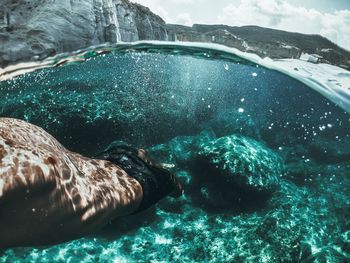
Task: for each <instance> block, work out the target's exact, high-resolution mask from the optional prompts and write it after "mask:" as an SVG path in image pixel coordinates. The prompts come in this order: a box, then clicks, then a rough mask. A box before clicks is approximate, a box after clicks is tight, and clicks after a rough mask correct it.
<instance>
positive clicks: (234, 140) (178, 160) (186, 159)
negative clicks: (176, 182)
mask: <svg viewBox="0 0 350 263" xmlns="http://www.w3.org/2000/svg"><path fill="white" fill-rule="evenodd" d="M148 152H149V153H150V156H151V157H153V159H155V160H156V161H157V162H159V163H166V164H170V165H171V166H172V169H173V171H174V172H176V173H177V174H178V176H179V177H180V180H182V183H183V186H184V189H185V193H187V194H188V195H189V196H190V197H191V199H192V201H193V202H194V203H195V204H197V205H198V206H200V207H202V208H203V209H206V210H207V211H212V212H217V211H223V210H225V211H231V212H232V211H236V212H237V211H241V210H255V209H258V208H261V207H263V206H264V203H265V202H266V200H267V199H268V198H269V196H270V195H271V194H272V193H273V192H274V191H275V190H276V189H277V188H278V186H279V182H280V177H281V176H282V175H283V162H282V159H281V158H280V157H279V155H278V154H277V153H275V152H274V151H272V150H271V149H269V148H267V147H266V146H265V145H263V144H261V143H259V142H257V141H255V140H254V139H252V138H249V137H244V136H240V135H231V136H226V137H222V138H219V139H216V137H215V134H213V132H211V131H205V132H202V133H201V134H199V135H197V136H181V137H176V138H174V139H172V140H171V141H170V142H168V143H166V144H161V145H157V146H154V147H151V148H149V149H148ZM178 167H181V169H180V170H179V168H178ZM182 169H187V170H186V171H184V170H182Z"/></svg>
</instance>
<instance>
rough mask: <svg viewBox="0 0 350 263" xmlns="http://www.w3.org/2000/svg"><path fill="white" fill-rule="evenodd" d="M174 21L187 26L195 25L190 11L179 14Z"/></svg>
mask: <svg viewBox="0 0 350 263" xmlns="http://www.w3.org/2000/svg"><path fill="white" fill-rule="evenodd" d="M172 23H175V24H179V25H185V26H192V25H193V22H192V18H191V16H190V15H189V14H188V13H182V14H179V15H177V16H176V17H175V19H174V21H173V22H172Z"/></svg>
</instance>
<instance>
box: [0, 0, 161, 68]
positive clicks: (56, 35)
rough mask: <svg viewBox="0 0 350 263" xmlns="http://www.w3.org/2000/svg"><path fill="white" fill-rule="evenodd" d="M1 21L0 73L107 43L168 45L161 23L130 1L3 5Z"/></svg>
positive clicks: (7, 1)
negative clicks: (1, 69)
mask: <svg viewBox="0 0 350 263" xmlns="http://www.w3.org/2000/svg"><path fill="white" fill-rule="evenodd" d="M5 18H6V19H5ZM2 20H4V21H6V22H5V23H1V22H0V67H4V66H6V65H8V64H11V63H15V62H20V61H29V60H37V59H40V58H45V57H47V56H52V55H55V54H58V53H62V52H69V51H74V50H78V49H81V48H86V47H89V46H92V45H97V44H101V43H106V42H116V41H128V42H129V41H137V40H166V39H167V32H166V29H165V22H164V21H163V20H162V18H160V17H159V16H157V15H155V14H154V13H152V12H151V11H150V10H149V8H147V7H144V6H141V5H139V4H134V3H131V2H129V1H128V0H88V1H70V0H62V1H47V0H34V1H10V0H5V1H2V2H1V3H0V21H2Z"/></svg>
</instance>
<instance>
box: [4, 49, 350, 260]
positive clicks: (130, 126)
mask: <svg viewBox="0 0 350 263" xmlns="http://www.w3.org/2000/svg"><path fill="white" fill-rule="evenodd" d="M105 50H108V51H109V52H105V53H103V54H99V53H102V52H100V51H101V50H100V49H96V50H90V51H89V52H87V53H85V54H84V55H81V56H80V58H81V59H80V60H81V61H80V62H77V61H75V62H70V63H65V64H66V65H64V66H61V67H48V68H45V69H41V70H37V71H35V72H32V73H27V74H24V75H20V76H18V77H16V78H14V79H11V80H6V81H2V82H0V96H1V101H0V116H1V117H5V116H6V117H15V118H20V119H23V120H26V121H29V122H31V123H34V124H36V125H38V126H40V127H43V128H44V129H45V130H47V131H48V132H49V133H51V134H52V135H53V136H54V137H55V138H57V139H58V140H59V141H60V142H61V143H62V144H63V145H64V146H66V147H67V148H68V149H70V150H72V151H76V152H79V153H81V154H84V155H86V156H94V155H95V154H96V153H98V152H100V151H101V150H103V149H105V148H106V147H107V146H108V145H109V144H110V143H111V142H112V141H115V140H123V141H125V142H128V143H130V144H132V145H133V146H135V147H140V148H146V149H147V150H148V152H149V153H150V154H151V156H152V157H153V159H155V160H157V161H159V162H163V163H167V164H171V165H172V166H173V168H172V170H173V171H174V172H175V173H176V174H177V176H178V177H179V178H180V180H181V181H182V184H183V186H184V191H185V192H184V196H183V197H181V198H180V199H177V200H172V199H168V198H166V199H164V200H162V201H161V202H160V203H159V204H157V206H156V207H154V208H151V209H149V210H147V211H145V212H143V213H142V214H138V215H133V216H129V217H126V218H121V219H117V220H115V221H113V222H111V223H110V225H108V226H107V227H105V228H104V229H102V230H101V231H100V232H98V233H95V234H92V235H90V236H87V237H84V238H81V239H78V240H74V241H70V242H67V243H64V244H60V245H56V246H51V247H45V248H15V249H8V250H6V251H3V252H2V254H1V256H0V262H53V261H55V262H80V261H85V262H96V261H100V262H347V261H350V198H349V197H350V191H349V189H350V188H349V187H350V175H349V174H350V173H349V172H350V147H349V146H350V137H349V136H350V135H349V133H350V115H349V113H347V112H346V111H345V110H346V109H344V108H340V107H338V106H336V104H335V103H334V102H332V101H331V100H329V99H328V98H325V97H324V96H322V95H321V94H320V93H318V92H317V91H315V90H314V89H311V88H310V87H308V86H306V85H305V84H303V83H301V82H300V81H298V80H295V79H292V78H291V77H288V76H286V75H283V74H282V73H279V72H277V71H272V70H269V69H267V68H264V67H261V66H258V65H256V64H254V63H252V62H248V61H246V60H244V59H242V58H240V57H237V56H234V55H233V54H227V53H224V52H222V51H220V50H203V49H200V48H198V47H192V48H191V47H181V46H175V47H166V46H159V47H155V46H151V45H149V46H147V45H143V46H142V48H127V46H126V47H125V46H123V48H121V49H115V48H106V49H105ZM70 58H71V57H69V56H68V57H66V58H65V59H66V60H69V59H70ZM56 62H57V61H56ZM59 64H63V63H62V60H61V61H60V63H59ZM333 101H334V100H333ZM348 110H349V111H350V109H348ZM19 201H20V200H19ZM0 209H1V207H0Z"/></svg>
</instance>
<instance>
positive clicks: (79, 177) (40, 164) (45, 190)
mask: <svg viewBox="0 0 350 263" xmlns="http://www.w3.org/2000/svg"><path fill="white" fill-rule="evenodd" d="M138 157H139V158H140V159H142V160H143V161H144V162H146V163H147V164H149V165H153V164H152V163H151V161H150V160H149V159H148V158H147V156H146V153H145V151H144V150H139V151H138ZM169 180H171V182H173V192H168V193H167V194H172V195H175V196H179V195H180V194H181V191H182V190H181V187H180V184H179V183H178V182H177V180H176V179H175V177H174V176H173V175H171V178H170V177H169ZM164 196H165V195H164ZM164 196H163V197H164ZM143 198H144V193H143V188H142V186H141V184H140V183H139V182H138V181H137V180H136V179H134V178H132V177H131V176H129V175H128V174H127V173H126V172H125V170H123V169H122V168H121V167H120V166H118V165H116V164H114V163H112V162H110V161H106V160H100V159H92V158H87V157H84V156H82V155H80V154H77V153H73V152H71V151H69V150H67V149H66V148H64V147H63V146H62V145H61V144H60V143H59V142H58V141H57V140H56V139H55V138H53V137H52V136H51V135H50V134H48V133H47V132H45V131H44V130H43V129H41V128H39V127H37V126H35V125H32V124H29V123H27V122H24V121H21V120H16V119H10V118H0V233H1V235H0V247H13V246H35V245H49V244H54V243H58V242H62V241H66V240H70V239H74V238H77V237H80V236H82V235H84V234H87V233H91V232H93V231H95V230H97V229H99V228H101V227H103V226H104V225H106V224H107V223H108V222H109V221H111V220H113V219H115V218H117V217H120V216H125V215H129V214H132V213H135V212H137V211H138V208H139V206H140V203H141V202H142V200H143Z"/></svg>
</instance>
